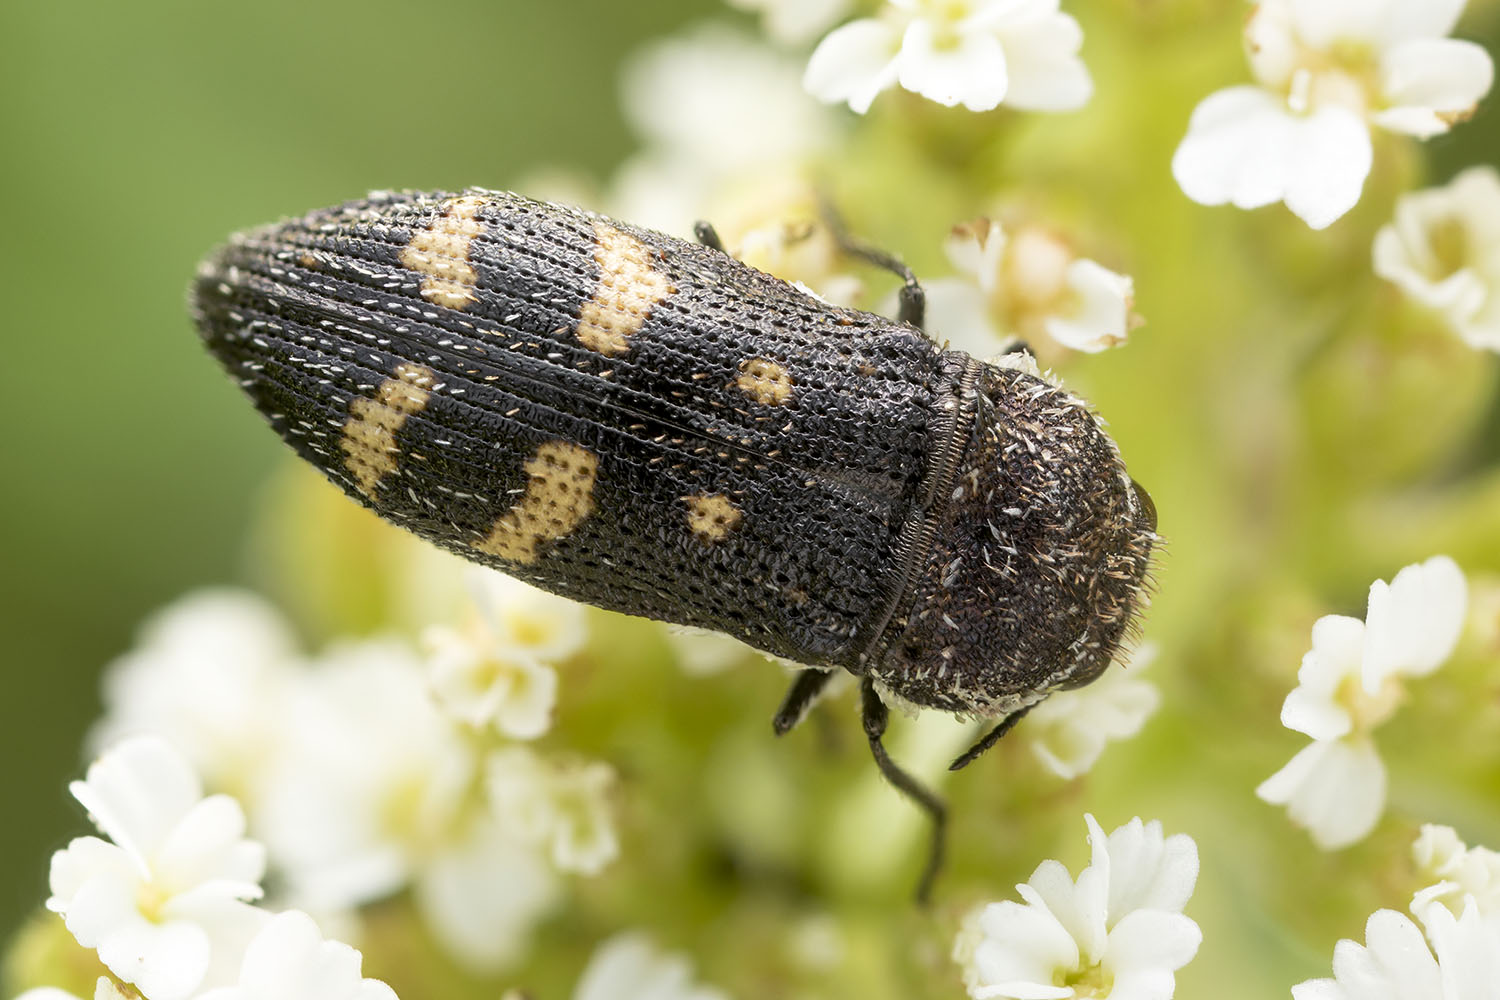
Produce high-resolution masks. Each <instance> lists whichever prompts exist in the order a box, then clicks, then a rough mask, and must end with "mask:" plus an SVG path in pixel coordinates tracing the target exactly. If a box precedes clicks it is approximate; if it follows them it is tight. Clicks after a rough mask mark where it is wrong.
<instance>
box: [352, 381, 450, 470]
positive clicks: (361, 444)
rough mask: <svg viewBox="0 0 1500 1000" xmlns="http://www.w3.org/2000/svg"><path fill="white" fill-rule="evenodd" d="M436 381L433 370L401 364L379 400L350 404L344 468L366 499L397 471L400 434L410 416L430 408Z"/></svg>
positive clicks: (377, 395)
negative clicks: (430, 398)
mask: <svg viewBox="0 0 1500 1000" xmlns="http://www.w3.org/2000/svg"><path fill="white" fill-rule="evenodd" d="M436 381H437V379H436V376H434V375H433V374H432V369H431V368H426V367H423V366H422V365H412V364H403V365H398V366H397V368H396V377H395V378H388V379H386V380H385V381H384V382H382V383H380V387H379V388H378V389H376V390H375V398H373V399H371V398H370V397H368V396H357V397H355V398H354V399H353V400H352V401H351V402H350V403H349V419H348V420H346V421H345V422H344V436H343V439H342V440H340V441H339V447H341V448H342V449H343V450H344V467H345V468H346V469H348V470H349V472H350V474H352V475H353V476H354V479H355V481H356V483H358V485H359V491H360V492H361V493H363V494H364V495H365V496H367V497H370V498H371V499H374V497H375V486H376V484H378V483H379V482H380V480H381V479H382V478H384V477H385V476H386V475H388V474H389V473H392V472H394V471H396V460H397V456H399V455H400V454H401V451H400V449H399V448H397V447H396V432H397V431H399V430H400V429H401V425H402V424H404V423H406V418H407V417H409V416H411V415H412V414H413V413H419V412H421V410H422V408H423V407H425V406H426V405H427V400H428V398H429V397H430V396H431V395H432V392H431V390H432V386H433V383H434V382H436Z"/></svg>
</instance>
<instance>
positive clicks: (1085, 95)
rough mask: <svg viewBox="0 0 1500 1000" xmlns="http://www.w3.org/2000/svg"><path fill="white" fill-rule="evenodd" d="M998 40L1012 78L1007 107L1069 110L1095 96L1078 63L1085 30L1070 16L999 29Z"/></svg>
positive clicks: (1045, 18) (1081, 64) (1085, 72)
mask: <svg viewBox="0 0 1500 1000" xmlns="http://www.w3.org/2000/svg"><path fill="white" fill-rule="evenodd" d="M1053 6H1054V7H1055V4H1054V5H1053ZM999 38H1000V44H1001V46H1002V47H1003V48H1004V49H1005V58H1006V68H1007V71H1008V72H1009V75H1010V84H1009V88H1008V89H1007V90H1006V93H1005V103H1006V104H1009V105H1010V106H1011V107H1013V108H1020V109H1022V110H1025V111H1072V110H1074V109H1076V108H1081V107H1083V106H1084V105H1085V104H1087V103H1088V101H1089V98H1090V97H1092V96H1093V95H1094V81H1093V79H1092V78H1091V77H1090V76H1089V71H1088V68H1087V67H1086V66H1084V64H1083V60H1082V59H1080V58H1078V50H1079V49H1080V48H1081V47H1082V45H1083V30H1082V29H1081V28H1079V27H1078V22H1077V21H1075V20H1074V19H1073V18H1072V17H1070V16H1069V15H1067V14H1059V13H1053V14H1050V15H1047V16H1043V17H1039V18H1033V19H1028V20H1026V21H1023V22H1022V23H1020V24H1017V25H1015V26H1013V27H1010V26H1002V27H1001V28H1000V31H999Z"/></svg>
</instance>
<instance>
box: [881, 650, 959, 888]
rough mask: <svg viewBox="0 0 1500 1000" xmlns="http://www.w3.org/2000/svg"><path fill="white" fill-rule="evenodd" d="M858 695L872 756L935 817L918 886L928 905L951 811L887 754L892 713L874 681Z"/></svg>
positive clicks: (904, 792) (883, 771)
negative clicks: (877, 691)
mask: <svg viewBox="0 0 1500 1000" xmlns="http://www.w3.org/2000/svg"><path fill="white" fill-rule="evenodd" d="M859 696H860V708H861V714H862V718H863V720H864V724H865V736H866V737H867V738H868V739H869V741H870V753H872V754H873V755H874V756H875V763H876V765H877V766H878V767H879V768H880V773H881V774H883V775H885V777H886V780H887V781H889V782H890V783H891V784H893V785H895V786H896V790H897V791H899V792H900V793H901V794H902V795H905V796H906V797H907V798H909V799H911V800H912V801H913V802H915V803H916V804H917V805H918V806H919V807H920V808H921V809H922V811H924V812H925V813H927V815H928V816H930V817H932V846H931V847H930V848H929V849H928V852H927V866H926V867H925V868H924V869H922V879H921V881H920V882H918V883H917V902H919V903H926V902H927V900H928V898H929V897H930V896H931V895H932V883H933V882H934V881H935V880H936V879H937V875H938V871H939V870H940V869H941V868H942V867H943V840H944V837H945V836H946V833H947V827H948V808H947V806H945V805H944V804H943V800H942V799H940V798H938V796H937V795H936V794H935V793H934V792H933V791H932V790H931V789H929V788H928V787H927V786H926V785H923V784H922V783H921V782H920V781H918V780H917V779H916V778H913V777H912V776H911V775H910V774H907V773H906V772H905V771H903V770H902V769H901V768H900V767H898V766H897V765H896V762H895V761H893V760H891V758H890V755H889V754H887V753H886V752H885V744H884V743H882V742H881V738H882V737H883V736H885V727H886V724H887V723H888V722H889V721H890V710H889V709H887V708H886V707H885V702H883V701H881V700H880V695H878V694H876V693H875V682H874V680H872V679H871V678H869V677H866V678H865V679H864V681H863V682H862V683H861V684H860V686H859Z"/></svg>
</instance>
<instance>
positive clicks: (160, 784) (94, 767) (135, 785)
mask: <svg viewBox="0 0 1500 1000" xmlns="http://www.w3.org/2000/svg"><path fill="white" fill-rule="evenodd" d="M68 790H69V791H70V792H72V793H73V797H74V798H75V799H77V800H78V801H79V802H80V803H82V804H83V807H84V808H85V809H87V810H88V811H89V815H90V816H92V817H93V819H94V823H95V824H96V825H97V826H98V827H99V829H100V830H102V831H103V832H104V834H105V835H106V836H108V837H109V839H110V840H113V841H114V842H115V843H116V844H119V845H120V846H121V847H123V848H124V849H125V850H126V851H129V852H130V853H131V854H132V855H133V856H134V857H135V858H136V859H137V861H138V862H140V863H149V862H150V860H151V858H152V857H153V856H154V855H155V854H156V852H157V850H158V849H160V847H161V844H162V841H163V840H165V839H166V837H167V834H168V833H170V832H171V830H172V828H173V827H174V826H176V825H177V823H178V821H179V820H181V819H182V817H183V816H185V815H186V814H187V812H188V810H190V809H192V808H193V806H195V805H196V804H197V803H198V800H199V799H201V798H202V797H203V786H202V785H201V784H200V783H199V781H198V776H197V775H196V774H194V773H193V769H192V766H191V765H189V764H188V762H187V759H186V758H184V757H183V756H182V755H181V754H179V753H178V752H177V751H176V750H174V749H172V747H171V746H170V745H169V744H168V743H167V742H166V741H165V740H163V739H160V738H157V737H154V736H139V737H134V738H131V739H127V740H123V741H121V742H120V743H117V744H116V745H115V746H114V747H112V748H110V749H109V750H107V751H105V753H104V754H103V755H102V756H100V758H99V759H98V760H96V761H94V763H92V764H90V765H89V769H88V774H87V775H86V776H85V779H84V780H83V781H75V782H73V783H72V784H70V785H69V786H68Z"/></svg>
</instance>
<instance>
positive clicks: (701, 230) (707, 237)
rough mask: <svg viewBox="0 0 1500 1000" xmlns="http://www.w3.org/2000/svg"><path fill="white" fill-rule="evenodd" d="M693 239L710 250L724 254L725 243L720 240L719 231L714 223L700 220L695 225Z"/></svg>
mask: <svg viewBox="0 0 1500 1000" xmlns="http://www.w3.org/2000/svg"><path fill="white" fill-rule="evenodd" d="M693 239H695V240H697V241H698V242H699V243H702V244H703V245H704V246H706V247H708V248H709V249H710V250H717V251H719V252H720V253H723V252H724V241H723V240H721V239H719V231H718V230H717V229H715V228H714V224H713V223H712V222H706V221H704V220H703V219H699V220H698V221H697V222H695V223H693Z"/></svg>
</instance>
